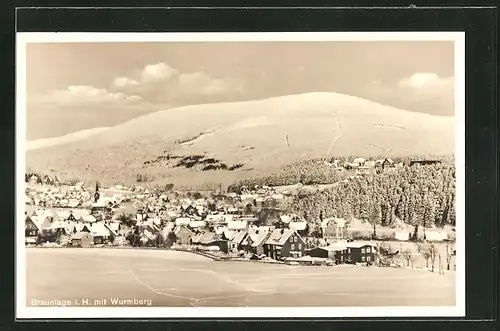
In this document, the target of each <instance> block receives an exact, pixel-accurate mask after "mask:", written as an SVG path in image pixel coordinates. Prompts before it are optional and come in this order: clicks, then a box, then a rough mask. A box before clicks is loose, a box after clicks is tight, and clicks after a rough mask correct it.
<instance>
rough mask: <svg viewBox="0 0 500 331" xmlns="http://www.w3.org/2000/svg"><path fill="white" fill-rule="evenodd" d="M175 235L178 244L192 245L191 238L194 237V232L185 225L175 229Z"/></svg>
mask: <svg viewBox="0 0 500 331" xmlns="http://www.w3.org/2000/svg"><path fill="white" fill-rule="evenodd" d="M173 232H174V234H175V237H176V238H177V240H176V243H177V244H179V245H190V244H191V238H192V237H193V236H194V232H193V231H191V230H189V229H188V227H187V226H185V225H178V226H176V227H175V228H174V231H173Z"/></svg>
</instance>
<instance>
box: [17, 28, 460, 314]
mask: <svg viewBox="0 0 500 331" xmlns="http://www.w3.org/2000/svg"><path fill="white" fill-rule="evenodd" d="M276 41H303V42H317V41H454V43H455V119H456V127H455V134H456V141H455V148H456V154H455V160H456V206H457V207H456V208H457V212H456V215H457V222H456V223H457V225H456V233H457V237H456V252H457V263H456V282H455V288H456V306H451V307H223V308H222V307H221V308H216V307H206V308H205V307H181V308H170V307H147V308H146V307H140V308H128V307H127V308H121V307H120V308H119V307H100V308H96V307H85V308H74V307H28V306H26V248H25V246H24V222H23V221H22V220H23V218H24V199H25V196H24V189H25V183H24V169H25V168H26V167H25V152H24V151H25V143H26V111H25V110H26V45H27V44H28V43H82V42H276ZM16 201H17V204H16V212H17V217H16V219H15V222H16V247H15V253H16V263H15V265H16V318H18V319H44V320H46V319H52V318H62V319H70V318H77V319H81V318H213V317H215V318H258V317H261V318H266V317H268V318H282V317H295V318H316V317H329V318H330V317H331V318H335V317H366V318H369V317H460V316H465V32H276V33H267V32H266V33H263V32H261V33H17V34H16Z"/></svg>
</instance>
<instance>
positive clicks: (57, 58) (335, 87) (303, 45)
mask: <svg viewBox="0 0 500 331" xmlns="http://www.w3.org/2000/svg"><path fill="white" fill-rule="evenodd" d="M26 56H27V63H26V69H27V70H26V71H27V77H26V79H27V139H28V140H35V139H40V138H48V137H56V136H61V135H65V134H68V133H71V132H76V131H80V130H85V129H90V128H96V127H107V126H113V125H116V124H119V123H122V122H124V121H128V120H130V119H133V118H135V117H138V116H141V115H144V114H147V113H150V112H154V111H159V110H164V109H168V108H172V107H178V106H182V105H190V104H201V103H211V102H233V101H244V100H255V99H263V98H268V97H273V96H282V95H289V94H297V93H306V92H337V93H345V94H349V95H353V96H358V97H363V98H366V99H370V100H372V101H376V102H380V103H383V104H387V105H391V106H394V107H398V108H402V109H406V110H410V111H415V112H423V113H428V114H433V115H439V116H453V114H454V86H453V85H454V84H453V80H454V72H453V71H454V47H453V42H443V41H434V42H419V41H411V42H394V41H391V42H381V41H377V42H345V41H341V42H339V41H329V42H241V43H237V42H227V43H220V42H219V43H216V42H210V43H209V42H207V43H201V42H196V43H194V42H192V43H178V42H164V43H138V42H135V43H132V42H130V43H32V44H28V45H27V54H26Z"/></svg>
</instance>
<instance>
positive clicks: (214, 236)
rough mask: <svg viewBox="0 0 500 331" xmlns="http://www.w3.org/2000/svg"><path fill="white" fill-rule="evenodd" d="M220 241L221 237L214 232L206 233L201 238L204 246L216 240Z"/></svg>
mask: <svg viewBox="0 0 500 331" xmlns="http://www.w3.org/2000/svg"><path fill="white" fill-rule="evenodd" d="M218 239H220V237H219V236H218V235H217V234H215V233H214V232H205V233H204V234H203V235H202V236H201V237H200V243H202V244H209V243H211V242H213V241H215V240H218Z"/></svg>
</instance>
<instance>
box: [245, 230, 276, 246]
mask: <svg viewBox="0 0 500 331" xmlns="http://www.w3.org/2000/svg"><path fill="white" fill-rule="evenodd" d="M270 235H271V231H269V230H259V232H257V233H250V234H249V237H250V239H251V240H252V244H251V246H252V247H258V246H260V245H262V244H263V243H264V242H265V241H266V240H267V238H268V237H269V236H270Z"/></svg>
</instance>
